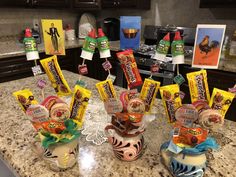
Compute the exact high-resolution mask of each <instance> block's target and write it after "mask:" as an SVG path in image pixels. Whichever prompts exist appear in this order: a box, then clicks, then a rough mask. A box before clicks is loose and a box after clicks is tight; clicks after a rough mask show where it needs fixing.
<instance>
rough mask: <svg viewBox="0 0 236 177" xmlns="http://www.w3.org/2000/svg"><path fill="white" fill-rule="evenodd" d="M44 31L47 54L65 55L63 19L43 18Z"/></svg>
mask: <svg viewBox="0 0 236 177" xmlns="http://www.w3.org/2000/svg"><path fill="white" fill-rule="evenodd" d="M42 31H43V39H44V47H45V53H46V54H47V55H65V44H64V32H63V27H62V20H55V19H42Z"/></svg>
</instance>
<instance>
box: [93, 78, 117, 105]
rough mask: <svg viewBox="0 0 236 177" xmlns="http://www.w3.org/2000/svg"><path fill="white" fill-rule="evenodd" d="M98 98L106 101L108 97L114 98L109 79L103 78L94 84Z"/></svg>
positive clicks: (113, 90) (114, 93)
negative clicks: (103, 79)
mask: <svg viewBox="0 0 236 177" xmlns="http://www.w3.org/2000/svg"><path fill="white" fill-rule="evenodd" d="M96 87H97V89H98V92H99V94H100V98H101V100H102V101H104V102H105V101H107V100H108V99H110V98H116V92H115V89H114V86H113V83H112V81H111V80H105V81H102V82H99V83H97V84H96Z"/></svg>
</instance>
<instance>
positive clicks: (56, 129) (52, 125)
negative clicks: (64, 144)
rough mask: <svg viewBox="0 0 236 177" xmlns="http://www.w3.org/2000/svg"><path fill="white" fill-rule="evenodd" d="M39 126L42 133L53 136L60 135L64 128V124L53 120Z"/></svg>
mask: <svg viewBox="0 0 236 177" xmlns="http://www.w3.org/2000/svg"><path fill="white" fill-rule="evenodd" d="M41 126H42V128H43V130H44V131H46V132H49V133H55V134H60V133H61V132H62V131H63V130H65V128H66V127H65V125H64V122H58V121H55V120H49V121H46V122H43V123H41Z"/></svg>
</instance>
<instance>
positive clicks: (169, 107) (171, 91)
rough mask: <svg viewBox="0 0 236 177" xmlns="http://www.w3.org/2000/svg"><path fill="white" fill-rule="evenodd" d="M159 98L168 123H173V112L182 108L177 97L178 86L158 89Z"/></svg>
mask: <svg viewBox="0 0 236 177" xmlns="http://www.w3.org/2000/svg"><path fill="white" fill-rule="evenodd" d="M160 93H161V98H162V101H163V105H164V107H165V110H166V114H167V117H168V121H169V122H170V123H173V122H175V121H176V119H175V111H176V110H177V109H178V108H179V107H180V106H182V101H181V98H180V95H179V86H178V85H177V84H172V85H167V86H163V87H160Z"/></svg>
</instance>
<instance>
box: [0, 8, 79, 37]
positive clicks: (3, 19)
mask: <svg viewBox="0 0 236 177" xmlns="http://www.w3.org/2000/svg"><path fill="white" fill-rule="evenodd" d="M43 18H51V19H62V20H63V25H66V24H71V25H72V26H75V25H76V23H77V13H74V12H70V11H65V10H53V9H50V10H49V9H23V8H22V9H14V8H11V9H10V8H9V9H8V8H1V9H0V41H5V40H8V39H9V40H11V39H14V38H16V36H18V35H19V34H20V33H21V31H22V30H23V29H25V28H26V27H33V19H39V22H40V23H41V21H40V20H41V19H43Z"/></svg>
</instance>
